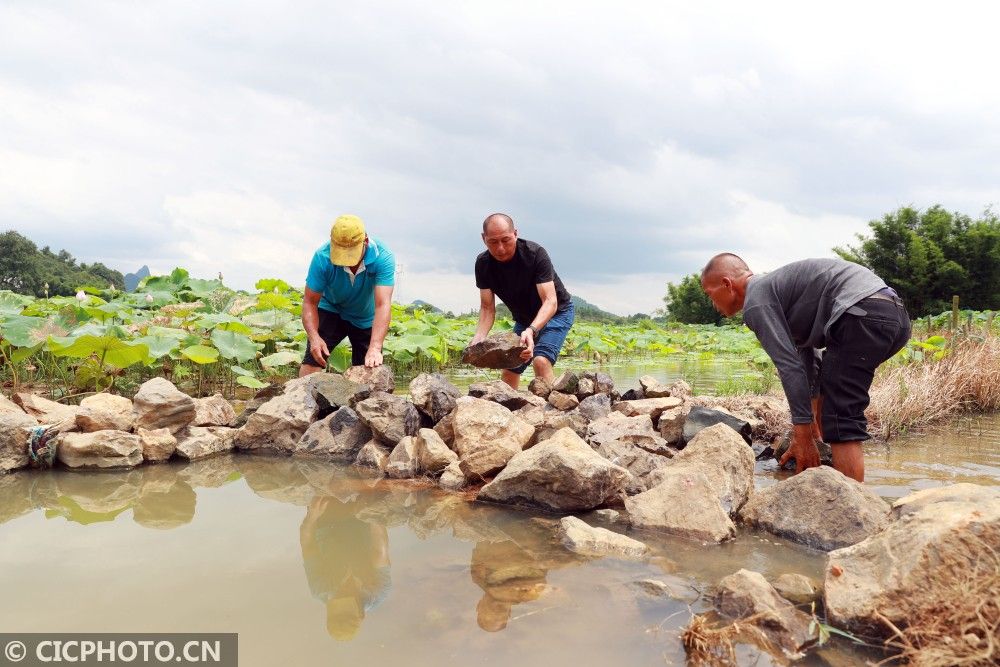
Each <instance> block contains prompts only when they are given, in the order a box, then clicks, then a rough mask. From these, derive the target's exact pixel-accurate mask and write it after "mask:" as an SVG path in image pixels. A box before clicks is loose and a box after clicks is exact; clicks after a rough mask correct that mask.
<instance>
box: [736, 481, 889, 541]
mask: <svg viewBox="0 0 1000 667" xmlns="http://www.w3.org/2000/svg"><path fill="white" fill-rule="evenodd" d="M739 515H740V519H742V520H743V521H744V522H745V523H748V524H750V525H752V526H755V527H757V528H760V529H762V530H766V531H768V532H770V533H774V534H775V535H778V536H779V537H785V538H788V539H790V540H792V541H793V542H798V543H800V544H805V545H806V546H810V547H812V548H814V549H820V550H822V551H831V550H833V549H840V548H843V547H846V546H850V545H852V544H857V543H858V542H860V541H862V540H864V539H865V538H867V537H869V536H871V535H874V534H876V533H878V532H880V531H882V530H883V529H884V528H885V527H886V526H887V525H888V523H889V505H887V504H886V502H885V501H884V500H882V499H881V498H879V497H878V495H877V494H876V493H875V492H874V491H872V490H871V489H869V488H868V487H866V486H865V485H863V484H860V483H858V482H856V481H854V480H853V479H849V478H848V477H845V476H844V475H843V474H842V473H840V472H838V471H837V470H834V469H833V468H828V467H826V466H820V467H818V468H810V469H809V470H806V471H804V472H801V473H799V474H798V475H795V476H794V477H790V478H788V479H786V480H783V481H781V482H778V483H777V484H775V485H774V486H770V487H768V488H766V489H762V490H760V491H757V492H756V493H754V495H753V496H752V497H751V498H750V500H749V501H748V502H747V504H746V505H744V506H743V509H742V510H740V514H739Z"/></svg>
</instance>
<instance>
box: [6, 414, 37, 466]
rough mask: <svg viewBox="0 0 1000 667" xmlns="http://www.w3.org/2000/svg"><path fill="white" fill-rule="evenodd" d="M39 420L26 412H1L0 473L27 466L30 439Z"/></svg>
mask: <svg viewBox="0 0 1000 667" xmlns="http://www.w3.org/2000/svg"><path fill="white" fill-rule="evenodd" d="M35 426H38V420H36V419H35V418H34V417H32V416H30V415H28V414H26V413H24V412H20V413H18V412H0V475H3V474H4V473H8V472H10V471H12V470H17V469H18V468H26V467H27V466H28V463H29V462H30V460H29V458H28V441H29V439H30V438H31V431H32V429H34V427H35Z"/></svg>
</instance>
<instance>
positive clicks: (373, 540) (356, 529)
mask: <svg viewBox="0 0 1000 667" xmlns="http://www.w3.org/2000/svg"><path fill="white" fill-rule="evenodd" d="M358 507H359V505H358V502H357V501H356V500H355V501H351V502H342V501H340V500H338V499H337V498H334V497H333V496H317V497H315V498H313V499H312V500H311V501H310V502H309V507H308V509H307V510H306V516H305V519H303V521H302V526H301V527H300V529H299V539H300V542H301V545H302V565H303V567H305V571H306V579H307V580H308V582H309V590H310V591H311V592H312V594H313V597H315V598H317V599H318V600H320V601H321V602H323V604H324V605H325V606H326V630H327V632H328V633H329V634H330V636H331V637H333V638H334V639H340V640H346V639H351V638H353V637H354V635H355V634H356V633H357V631H358V629H359V628H360V627H361V622H362V621H363V620H364V617H365V614H366V613H367V612H369V611H371V610H372V609H373V608H375V607H376V606H378V605H379V603H381V602H382V601H383V600H384V599H385V598H386V596H387V595H388V594H389V587H390V582H391V577H390V572H389V533H388V531H387V530H386V528H385V526H384V525H381V524H378V523H369V522H367V521H362V520H360V519H358V518H357V516H356V514H357V512H358Z"/></svg>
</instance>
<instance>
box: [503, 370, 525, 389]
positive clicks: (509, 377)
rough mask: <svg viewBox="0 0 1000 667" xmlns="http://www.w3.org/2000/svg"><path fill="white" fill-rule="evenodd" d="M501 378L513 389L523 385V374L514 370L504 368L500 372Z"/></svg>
mask: <svg viewBox="0 0 1000 667" xmlns="http://www.w3.org/2000/svg"><path fill="white" fill-rule="evenodd" d="M500 379H501V380H503V381H504V382H506V383H507V385H508V386H509V387H510V388H511V389H517V388H518V387H519V386H520V385H521V375H520V374H519V373H515V372H514V371H508V370H504V371H503V372H502V373H500Z"/></svg>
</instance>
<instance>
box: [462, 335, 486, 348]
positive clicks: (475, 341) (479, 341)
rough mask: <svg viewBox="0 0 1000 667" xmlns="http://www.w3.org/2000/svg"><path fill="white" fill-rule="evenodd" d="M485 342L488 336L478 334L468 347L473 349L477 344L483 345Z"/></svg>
mask: <svg viewBox="0 0 1000 667" xmlns="http://www.w3.org/2000/svg"><path fill="white" fill-rule="evenodd" d="M484 340H486V334H478V333H477V334H476V335H475V336H473V337H472V340H470V341H469V344H468V345H467V346H466V347H471V346H473V345H475V344H476V343H482V342H483V341H484Z"/></svg>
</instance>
